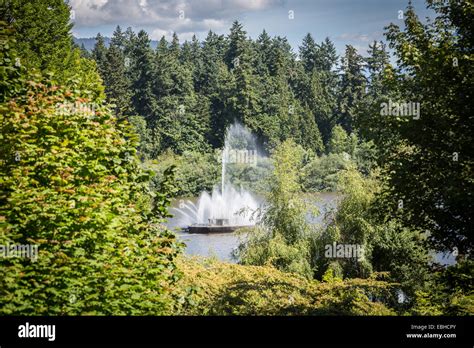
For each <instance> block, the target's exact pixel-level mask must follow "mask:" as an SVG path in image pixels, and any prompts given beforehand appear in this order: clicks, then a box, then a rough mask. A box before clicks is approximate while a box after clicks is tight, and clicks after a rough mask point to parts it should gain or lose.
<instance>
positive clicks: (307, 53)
mask: <svg viewBox="0 0 474 348" xmlns="http://www.w3.org/2000/svg"><path fill="white" fill-rule="evenodd" d="M316 51H317V45H316V42H315V41H314V39H313V37H312V36H311V34H310V33H308V34H306V36H305V37H304V38H303V43H302V45H301V46H300V52H299V55H300V59H301V62H302V63H303V66H304V69H305V71H306V72H307V73H311V72H313V70H314V68H315V67H316V54H317V52H316Z"/></svg>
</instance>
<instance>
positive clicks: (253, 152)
mask: <svg viewBox="0 0 474 348" xmlns="http://www.w3.org/2000/svg"><path fill="white" fill-rule="evenodd" d="M260 158H261V157H260ZM258 159H259V153H258V146H257V140H256V137H255V136H254V135H253V134H252V133H251V132H250V131H249V130H248V129H247V128H246V127H244V126H242V125H241V124H239V123H234V124H232V125H231V126H229V127H228V128H227V131H226V135H225V142H224V149H223V150H222V157H221V164H222V170H221V185H220V187H217V186H216V187H214V189H213V190H212V192H211V193H210V194H209V193H208V192H205V191H204V192H202V193H201V194H200V196H199V198H198V200H197V202H196V203H193V202H192V201H190V200H188V201H182V202H181V203H180V204H179V208H174V209H173V211H172V212H173V213H174V214H175V215H176V216H177V218H178V226H180V227H188V226H192V225H196V224H199V225H209V224H213V223H215V221H216V220H222V221H224V224H225V225H228V226H249V225H254V224H255V221H254V219H253V218H252V214H253V212H255V211H256V210H257V208H258V207H259V204H258V201H257V199H256V198H255V196H254V195H253V194H252V193H251V192H249V191H247V190H245V189H243V188H235V187H234V186H233V185H232V183H231V182H229V179H228V176H227V175H226V174H227V172H228V168H229V166H231V165H233V164H240V165H248V166H256V165H257V162H258Z"/></svg>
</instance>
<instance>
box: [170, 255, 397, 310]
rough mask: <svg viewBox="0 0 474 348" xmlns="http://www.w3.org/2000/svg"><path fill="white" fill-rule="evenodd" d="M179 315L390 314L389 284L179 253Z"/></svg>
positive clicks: (176, 294)
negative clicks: (323, 279)
mask: <svg viewBox="0 0 474 348" xmlns="http://www.w3.org/2000/svg"><path fill="white" fill-rule="evenodd" d="M178 267H179V269H181V270H182V271H183V278H182V279H181V280H180V281H179V282H178V284H177V286H176V289H175V290H176V291H175V298H176V303H177V306H176V308H175V311H176V313H177V314H180V315H393V314H395V312H394V311H393V310H391V309H390V308H388V307H387V306H386V305H385V304H384V303H383V302H382V301H384V300H387V299H389V298H390V297H391V296H392V295H391V294H392V288H393V285H392V284H389V283H387V282H384V281H381V280H377V279H375V278H371V279H351V280H348V281H335V282H331V283H320V282H317V281H314V280H307V279H305V278H304V277H301V276H298V275H296V274H294V273H285V272H281V271H278V270H277V269H275V268H274V267H270V266H242V265H236V264H229V263H223V262H219V261H216V260H209V259H198V258H184V257H183V258H179V259H178ZM374 299H377V300H374Z"/></svg>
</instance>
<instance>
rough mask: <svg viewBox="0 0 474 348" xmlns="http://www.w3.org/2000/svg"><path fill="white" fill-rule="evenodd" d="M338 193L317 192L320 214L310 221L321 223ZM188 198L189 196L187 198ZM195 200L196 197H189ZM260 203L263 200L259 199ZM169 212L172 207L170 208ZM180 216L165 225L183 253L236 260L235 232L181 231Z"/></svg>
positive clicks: (175, 205) (237, 239)
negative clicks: (182, 248) (184, 246)
mask: <svg viewBox="0 0 474 348" xmlns="http://www.w3.org/2000/svg"><path fill="white" fill-rule="evenodd" d="M337 197H338V194H336V193H318V194H317V195H314V200H315V204H316V206H317V207H318V209H319V211H320V214H319V215H318V216H317V217H315V218H312V219H311V221H312V222H314V223H321V222H322V219H323V216H324V214H325V212H327V211H328V210H329V209H331V208H334V207H335V206H336V201H337ZM188 199H189V198H188ZM189 200H190V201H192V202H195V201H196V200H197V198H191V199H189ZM259 201H260V203H262V202H263V200H262V199H261V198H260V199H259ZM179 202H180V199H176V200H174V201H173V202H172V204H171V207H172V208H176V207H178V205H179ZM170 212H171V213H174V212H173V209H171V210H170ZM180 219H181V218H180V217H179V216H178V215H176V216H174V217H172V218H170V219H169V220H168V222H167V224H166V225H167V226H168V228H170V229H173V230H175V231H176V233H177V235H178V238H180V240H181V241H183V242H184V243H185V244H186V249H185V253H186V254H187V255H199V256H206V257H217V258H218V259H219V260H222V261H226V262H233V263H235V262H237V260H235V259H234V258H233V256H232V252H233V250H234V249H235V248H237V246H238V244H239V238H238V236H237V234H236V233H212V234H200V233H199V234H198V233H187V232H185V231H183V228H185V227H187V226H182V224H181V223H180Z"/></svg>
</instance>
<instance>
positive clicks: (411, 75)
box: [374, 1, 474, 255]
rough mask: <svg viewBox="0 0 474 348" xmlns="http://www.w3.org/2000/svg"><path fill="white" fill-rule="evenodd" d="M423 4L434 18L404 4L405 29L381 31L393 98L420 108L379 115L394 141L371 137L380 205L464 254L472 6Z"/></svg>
mask: <svg viewBox="0 0 474 348" xmlns="http://www.w3.org/2000/svg"><path fill="white" fill-rule="evenodd" d="M428 4H429V7H430V8H432V9H433V10H434V11H435V12H436V13H437V17H436V20H435V21H434V22H432V23H428V24H423V23H422V22H421V21H420V20H419V19H418V17H417V16H416V14H415V12H414V10H413V7H412V6H409V7H408V9H407V10H406V11H405V29H404V30H401V29H400V28H399V27H398V26H396V25H393V24H392V25H390V26H389V27H388V31H387V38H388V40H389V43H390V47H391V48H392V49H393V50H394V53H395V55H396V57H397V60H398V65H399V70H398V71H396V72H395V74H393V75H392V77H391V79H389V78H387V85H388V86H390V89H391V90H394V93H397V94H398V95H399V97H400V99H398V100H396V101H407V102H411V103H420V104H419V105H420V113H419V115H418V116H419V117H412V118H410V119H407V118H406V117H404V118H400V117H391V118H390V117H389V116H388V117H379V118H389V122H388V125H387V123H383V125H384V126H385V125H387V126H388V127H390V128H389V130H390V134H391V135H392V136H391V139H395V140H396V142H394V141H393V140H392V141H390V139H387V138H380V139H374V140H375V141H376V142H377V143H378V144H379V146H380V147H381V148H384V147H385V148H386V149H387V155H386V156H385V157H384V158H383V159H382V161H383V164H384V165H385V168H386V171H385V172H384V174H385V176H386V178H387V186H386V190H385V191H384V195H383V202H384V208H383V209H388V211H389V213H390V214H395V215H397V216H398V217H399V218H400V219H401V220H402V221H403V222H404V223H405V224H406V226H415V227H417V228H418V229H420V230H422V231H427V232H428V234H429V236H430V240H431V241H432V242H433V246H434V247H435V248H436V249H437V250H440V251H452V250H454V248H457V250H458V251H459V254H461V255H462V254H467V255H470V254H471V253H472V250H473V245H474V239H473V234H472V233H471V230H472V224H473V221H472V211H473V205H474V201H473V197H472V194H471V192H472V191H473V182H472V167H473V163H474V160H473V157H472V154H473V153H474V151H472V150H473V149H472V144H473V141H472V130H471V127H470V124H472V118H473V116H472V112H471V106H472V99H471V98H470V96H469V93H468V92H467V91H469V90H471V89H472V88H471V87H472V82H473V81H474V78H473V75H472V74H473V71H472V53H473V46H472V41H470V40H471V39H472V27H471V24H470V23H472V18H473V16H474V12H473V8H472V6H471V5H470V4H469V3H468V2H455V1H453V2H447V3H441V2H435V1H429V2H428ZM394 101H395V100H394ZM379 115H380V113H379ZM415 116H416V115H415ZM414 118H417V119H414ZM399 202H402V204H403V208H402V209H399V207H400V203H399Z"/></svg>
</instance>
